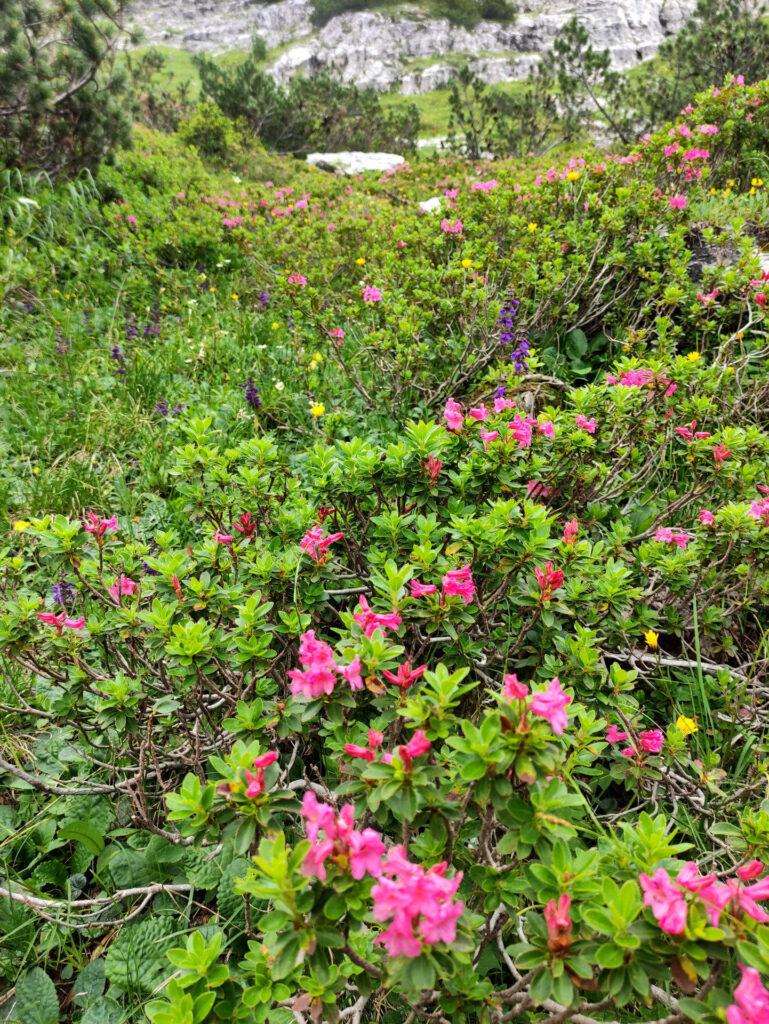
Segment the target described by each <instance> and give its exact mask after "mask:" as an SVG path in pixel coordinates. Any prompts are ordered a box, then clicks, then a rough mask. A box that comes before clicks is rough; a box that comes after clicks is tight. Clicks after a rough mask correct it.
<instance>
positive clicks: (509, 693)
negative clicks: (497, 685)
mask: <svg viewBox="0 0 769 1024" xmlns="http://www.w3.org/2000/svg"><path fill="white" fill-rule="evenodd" d="M502 696H503V697H504V699H505V700H508V701H512V700H518V701H525V700H526V698H527V697H529V688H528V686H526V684H525V683H520V682H519V681H518V676H517V675H515V674H514V673H511V674H509V675H506V676H505V678H504V683H503V687H502ZM571 701H572V698H571V697H570V696H569V694H568V693H565V692H564V689H563V687H562V686H561V681H560V679H558V677H557V676H556V677H555V678H553V679H551V680H550V682H549V683H548V685H547V687H546V688H545V689H544V690H538V691H537V692H536V693H533V694H531V699H530V700H529V702H528V710H529V711H531V713H532V714H533V715H536V716H537V717H538V718H544V719H545V721H547V722H548V723H549V725H550V728H551V729H552V730H553V732H554V733H556V735H558V736H560V735H561V733H563V731H564V730H565V729H566V726H567V725H568V724H569V718H568V715H567V714H566V708H567V707H568V706H569V704H571ZM524 708H525V706H524Z"/></svg>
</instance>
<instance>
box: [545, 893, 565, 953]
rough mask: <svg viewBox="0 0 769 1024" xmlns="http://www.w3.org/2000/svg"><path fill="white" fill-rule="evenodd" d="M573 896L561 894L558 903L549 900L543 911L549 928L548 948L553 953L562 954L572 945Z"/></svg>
mask: <svg viewBox="0 0 769 1024" xmlns="http://www.w3.org/2000/svg"><path fill="white" fill-rule="evenodd" d="M570 909H571V896H569V894H568V893H565V892H564V893H561V895H560V896H559V897H558V902H557V903H556V901H555V900H554V899H553V900H548V902H547V903H546V904H545V908H544V910H543V911H542V914H543V917H544V918H545V925H546V927H547V946H548V949H550V950H552V951H553V952H562V951H563V950H564V949H566V948H568V947H569V946H570V945H571V929H572V920H571V915H570V913H569V910H570Z"/></svg>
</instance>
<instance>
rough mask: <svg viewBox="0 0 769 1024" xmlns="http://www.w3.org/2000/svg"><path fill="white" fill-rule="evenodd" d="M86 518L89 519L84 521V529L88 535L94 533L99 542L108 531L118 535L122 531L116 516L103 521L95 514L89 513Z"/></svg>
mask: <svg viewBox="0 0 769 1024" xmlns="http://www.w3.org/2000/svg"><path fill="white" fill-rule="evenodd" d="M86 516H87V518H86V519H85V520H83V529H84V530H85V532H86V533H92V534H93V535H94V537H95V538H96V540H97V541H98V540H101V538H102V537H103V536H104V534H105V533H106V532H107V531H108V530H111V531H112V532H113V533H117V531H118V530H119V529H120V527H119V526H118V524H117V519H116V517H115V516H110V518H109V519H102V518H100V517H99V516H97V515H96V513H95V512H87V513H86Z"/></svg>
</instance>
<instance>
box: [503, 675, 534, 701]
mask: <svg viewBox="0 0 769 1024" xmlns="http://www.w3.org/2000/svg"><path fill="white" fill-rule="evenodd" d="M503 682H504V685H503V687H502V696H503V697H504V698H505V700H523V699H524V698H525V697H528V695H529V688H528V686H526V684H525V683H519V682H518V676H517V675H516V674H515V673H514V672H512V673H508V674H507V675H506V676H505V677H504V680H503Z"/></svg>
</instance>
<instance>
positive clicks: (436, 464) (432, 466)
mask: <svg viewBox="0 0 769 1024" xmlns="http://www.w3.org/2000/svg"><path fill="white" fill-rule="evenodd" d="M422 467H423V468H424V471H425V473H426V474H427V479H428V481H429V483H430V486H431V487H435V485H436V484H437V482H438V477H439V476H440V474H441V470H442V469H443V463H442V462H441V460H440V459H436V458H435V456H434V455H428V456H427V458H426V459H425V461H424V462H423V463H422Z"/></svg>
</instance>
